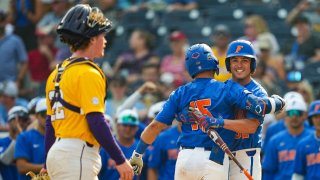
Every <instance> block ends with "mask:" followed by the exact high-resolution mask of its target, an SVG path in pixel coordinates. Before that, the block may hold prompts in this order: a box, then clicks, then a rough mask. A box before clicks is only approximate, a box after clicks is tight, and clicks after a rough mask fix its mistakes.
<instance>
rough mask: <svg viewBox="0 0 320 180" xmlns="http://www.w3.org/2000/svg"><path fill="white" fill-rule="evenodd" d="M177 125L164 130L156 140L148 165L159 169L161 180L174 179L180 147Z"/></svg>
mask: <svg viewBox="0 0 320 180" xmlns="http://www.w3.org/2000/svg"><path fill="white" fill-rule="evenodd" d="M179 135H180V132H179V130H178V128H177V126H174V127H171V128H169V129H167V130H165V131H163V132H162V133H161V134H160V135H159V136H158V138H157V139H156V141H155V142H154V145H153V149H152V151H151V154H150V157H149V162H148V166H149V168H154V169H157V170H158V179H159V180H171V179H172V180H173V179H174V171H175V166H176V161H177V158H178V153H179V147H178V145H177V140H178V137H179Z"/></svg>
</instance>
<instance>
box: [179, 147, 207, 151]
mask: <svg viewBox="0 0 320 180" xmlns="http://www.w3.org/2000/svg"><path fill="white" fill-rule="evenodd" d="M194 148H203V149H204V150H205V151H211V149H212V147H190V146H181V149H194Z"/></svg>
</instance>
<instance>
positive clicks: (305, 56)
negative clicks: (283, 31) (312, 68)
mask: <svg viewBox="0 0 320 180" xmlns="http://www.w3.org/2000/svg"><path fill="white" fill-rule="evenodd" d="M293 24H294V27H295V28H296V29H297V33H298V34H297V37H296V39H295V40H294V41H293V42H290V43H289V44H288V45H287V46H286V47H284V54H285V55H287V56H286V57H285V63H286V69H287V70H301V69H303V68H304V65H305V64H306V63H311V62H316V61H320V53H319V51H320V38H319V37H317V36H316V35H314V33H312V31H311V25H310V22H309V20H308V19H307V18H306V17H303V16H299V17H297V18H296V19H295V20H294V23H293Z"/></svg>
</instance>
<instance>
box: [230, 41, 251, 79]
mask: <svg viewBox="0 0 320 180" xmlns="http://www.w3.org/2000/svg"><path fill="white" fill-rule="evenodd" d="M235 56H244V57H248V58H250V59H251V64H250V70H251V73H253V72H254V71H255V70H256V60H257V57H256V53H255V52H254V49H253V47H252V44H251V43H250V42H249V41H246V40H236V41H233V42H231V43H230V45H229V47H228V51H227V57H226V60H225V61H226V68H227V70H228V71H229V72H231V68H230V58H231V57H235Z"/></svg>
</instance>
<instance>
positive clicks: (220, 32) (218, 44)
mask: <svg viewBox="0 0 320 180" xmlns="http://www.w3.org/2000/svg"><path fill="white" fill-rule="evenodd" d="M212 40H213V42H214V43H213V44H214V46H213V47H212V52H213V54H214V55H215V56H216V57H217V59H218V60H219V75H216V74H215V75H214V78H215V79H216V80H218V81H221V82H224V81H226V80H228V79H230V77H231V73H230V72H228V71H227V68H226V63H225V60H226V54H227V49H228V45H229V43H230V41H231V33H230V30H229V28H228V27H227V26H226V25H224V24H218V25H217V26H215V27H214V30H213V35H212Z"/></svg>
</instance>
